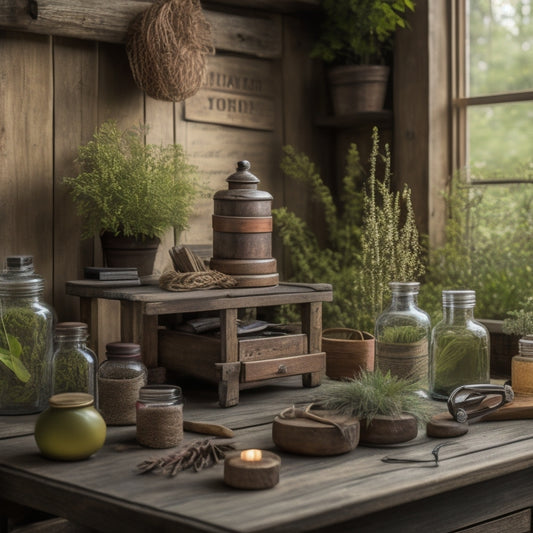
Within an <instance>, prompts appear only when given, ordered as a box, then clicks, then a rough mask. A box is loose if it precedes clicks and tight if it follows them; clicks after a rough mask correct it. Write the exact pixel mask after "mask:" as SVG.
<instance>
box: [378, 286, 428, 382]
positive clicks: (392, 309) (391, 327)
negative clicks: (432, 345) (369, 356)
mask: <svg viewBox="0 0 533 533" xmlns="http://www.w3.org/2000/svg"><path fill="white" fill-rule="evenodd" d="M389 286H390V288H391V293H392V300H391V303H390V305H389V307H388V308H387V309H385V310H384V311H383V313H381V315H380V316H379V317H378V318H377V320H376V327H375V338H376V366H377V367H378V368H379V369H380V370H381V371H382V372H383V373H384V374H386V373H387V372H390V373H391V374H392V375H394V376H397V377H399V378H402V379H407V380H410V381H416V382H418V383H420V385H421V387H424V388H425V387H427V384H428V364H429V338H430V335H431V320H430V318H429V315H428V314H427V313H426V312H425V311H422V309H420V308H419V307H418V303H417V299H418V292H419V289H420V283H418V282H416V281H413V282H396V281H394V282H392V283H389Z"/></svg>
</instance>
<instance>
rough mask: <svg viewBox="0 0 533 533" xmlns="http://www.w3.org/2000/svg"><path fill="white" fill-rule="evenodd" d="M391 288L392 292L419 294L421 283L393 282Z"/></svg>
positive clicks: (390, 284)
mask: <svg viewBox="0 0 533 533" xmlns="http://www.w3.org/2000/svg"><path fill="white" fill-rule="evenodd" d="M389 287H390V289H391V291H392V292H400V293H417V294H418V291H419V290H420V283H419V282H418V281H391V282H390V283H389Z"/></svg>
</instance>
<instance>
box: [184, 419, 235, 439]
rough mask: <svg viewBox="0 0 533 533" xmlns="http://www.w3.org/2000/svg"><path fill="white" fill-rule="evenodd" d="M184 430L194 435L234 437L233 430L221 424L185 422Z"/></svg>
mask: <svg viewBox="0 0 533 533" xmlns="http://www.w3.org/2000/svg"><path fill="white" fill-rule="evenodd" d="M183 429H184V430H185V431H191V432H192V433H202V434H203V435H214V436H215V437H226V438H229V439H231V438H232V437H234V435H235V434H234V433H233V430H231V429H230V428H228V427H226V426H221V425H220V424H211V423H209V422H193V421H192V420H184V421H183Z"/></svg>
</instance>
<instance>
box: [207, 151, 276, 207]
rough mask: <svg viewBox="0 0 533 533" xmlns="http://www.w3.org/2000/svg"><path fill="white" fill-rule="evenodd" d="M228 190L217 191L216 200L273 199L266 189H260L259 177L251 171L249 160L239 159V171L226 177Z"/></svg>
mask: <svg viewBox="0 0 533 533" xmlns="http://www.w3.org/2000/svg"><path fill="white" fill-rule="evenodd" d="M226 181H227V182H228V190H221V191H218V192H216V193H215V196H214V199H215V200H242V201H254V200H267V201H272V200H273V198H272V195H271V194H270V193H268V192H266V191H258V190H257V184H258V183H259V182H260V180H259V178H258V177H257V176H255V175H254V174H252V173H251V172H250V162H249V161H239V162H238V163H237V171H236V172H234V173H233V174H231V175H230V176H228V177H227V178H226Z"/></svg>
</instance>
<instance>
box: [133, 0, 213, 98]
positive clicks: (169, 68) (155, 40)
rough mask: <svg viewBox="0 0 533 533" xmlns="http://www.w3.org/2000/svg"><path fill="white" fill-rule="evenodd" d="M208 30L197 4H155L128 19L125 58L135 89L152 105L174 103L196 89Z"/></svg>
mask: <svg viewBox="0 0 533 533" xmlns="http://www.w3.org/2000/svg"><path fill="white" fill-rule="evenodd" d="M212 51H213V46H212V43H211V28H210V25H209V23H208V22H207V20H206V19H205V17H204V14H203V12H202V7H201V5H200V2H199V0H159V1H157V2H155V3H154V4H153V5H152V6H150V7H149V8H148V9H147V10H145V11H143V12H142V13H140V14H139V15H137V17H135V19H133V21H132V23H131V24H130V27H129V29H128V38H127V42H126V52H127V54H128V59H129V63H130V68H131V71H132V74H133V78H134V80H135V83H136V84H137V85H138V86H139V88H140V89H142V90H143V91H144V92H145V93H146V94H147V95H148V96H151V97H152V98H155V99H156V100H165V101H169V102H179V101H182V100H185V99H186V98H189V97H190V96H192V95H194V94H195V93H196V92H197V91H198V89H199V88H200V86H201V84H202V82H203V79H204V75H205V71H206V67H207V62H206V55H207V54H209V53H212Z"/></svg>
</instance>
